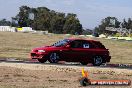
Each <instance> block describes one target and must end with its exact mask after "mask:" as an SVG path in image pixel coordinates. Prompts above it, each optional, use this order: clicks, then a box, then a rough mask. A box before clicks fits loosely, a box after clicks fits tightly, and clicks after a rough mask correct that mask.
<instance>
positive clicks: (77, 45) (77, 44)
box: [71, 40, 82, 48]
mask: <svg viewBox="0 0 132 88" xmlns="http://www.w3.org/2000/svg"><path fill="white" fill-rule="evenodd" d="M71 48H82V41H80V40H75V41H72V42H71Z"/></svg>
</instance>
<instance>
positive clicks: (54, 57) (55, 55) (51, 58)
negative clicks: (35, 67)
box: [48, 52, 60, 63]
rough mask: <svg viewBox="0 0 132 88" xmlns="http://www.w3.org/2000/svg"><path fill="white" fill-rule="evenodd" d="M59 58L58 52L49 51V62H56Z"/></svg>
mask: <svg viewBox="0 0 132 88" xmlns="http://www.w3.org/2000/svg"><path fill="white" fill-rule="evenodd" d="M59 59H60V56H59V54H58V53H56V52H54V53H51V54H50V55H49V60H48V61H49V62H50V63H58V61H59Z"/></svg>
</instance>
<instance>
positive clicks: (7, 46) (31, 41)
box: [0, 32, 132, 64]
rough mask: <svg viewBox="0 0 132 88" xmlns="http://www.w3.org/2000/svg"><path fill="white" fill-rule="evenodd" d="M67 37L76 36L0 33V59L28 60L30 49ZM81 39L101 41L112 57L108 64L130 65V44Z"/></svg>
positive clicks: (131, 55) (131, 54) (99, 39)
mask: <svg viewBox="0 0 132 88" xmlns="http://www.w3.org/2000/svg"><path fill="white" fill-rule="evenodd" d="M68 37H78V36H74V35H69V36H66V35H62V34H55V35H41V34H31V33H11V32H0V57H1V58H17V59H28V58H29V53H30V51H31V49H32V48H35V47H39V46H43V45H51V44H53V43H54V42H56V41H58V40H61V39H63V38H68ZM83 38H87V39H94V40H98V41H101V42H102V43H103V44H104V45H105V46H106V48H108V49H109V51H110V55H111V56H112V59H111V62H110V63H126V64H132V42H128V41H116V40H107V39H101V38H88V37H83Z"/></svg>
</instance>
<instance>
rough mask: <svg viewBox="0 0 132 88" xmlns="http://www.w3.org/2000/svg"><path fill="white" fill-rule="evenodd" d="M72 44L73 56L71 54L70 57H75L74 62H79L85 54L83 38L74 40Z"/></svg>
mask: <svg viewBox="0 0 132 88" xmlns="http://www.w3.org/2000/svg"><path fill="white" fill-rule="evenodd" d="M70 46H71V56H70V58H73V59H72V60H73V61H74V62H78V60H79V59H80V58H81V57H82V55H83V45H82V40H74V41H72V42H71V43H70Z"/></svg>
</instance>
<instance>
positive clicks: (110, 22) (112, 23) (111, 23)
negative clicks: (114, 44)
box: [94, 17, 132, 34]
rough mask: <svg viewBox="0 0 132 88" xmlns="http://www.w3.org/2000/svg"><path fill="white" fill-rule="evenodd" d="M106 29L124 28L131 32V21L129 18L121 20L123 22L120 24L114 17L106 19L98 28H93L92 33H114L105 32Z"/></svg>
mask: <svg viewBox="0 0 132 88" xmlns="http://www.w3.org/2000/svg"><path fill="white" fill-rule="evenodd" d="M106 27H114V28H126V29H131V30H132V19H131V18H128V19H123V21H122V22H120V21H119V20H118V19H117V18H116V17H106V18H105V19H102V21H101V24H100V25H99V26H97V27H95V28H94V32H95V33H99V34H105V33H107V34H111V33H116V32H111V31H108V30H105V29H106Z"/></svg>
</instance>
